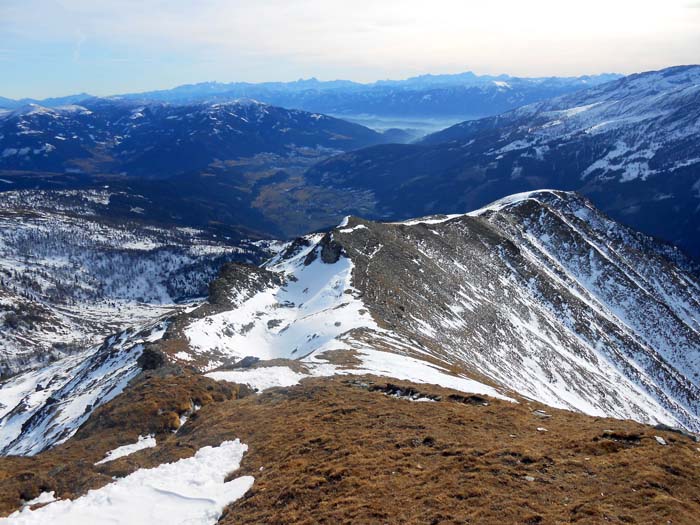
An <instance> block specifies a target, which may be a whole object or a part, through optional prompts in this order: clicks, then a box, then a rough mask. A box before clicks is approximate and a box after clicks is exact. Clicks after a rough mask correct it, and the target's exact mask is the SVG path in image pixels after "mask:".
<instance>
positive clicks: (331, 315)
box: [185, 221, 508, 399]
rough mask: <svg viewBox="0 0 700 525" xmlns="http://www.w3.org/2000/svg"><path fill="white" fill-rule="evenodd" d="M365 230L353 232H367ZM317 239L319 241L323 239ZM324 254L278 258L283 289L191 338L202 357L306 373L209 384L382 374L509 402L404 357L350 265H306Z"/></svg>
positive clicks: (245, 373) (195, 327)
mask: <svg viewBox="0 0 700 525" xmlns="http://www.w3.org/2000/svg"><path fill="white" fill-rule="evenodd" d="M345 226H347V221H345ZM360 226H361V225H358V226H355V227H353V228H346V230H347V231H348V232H357V231H360V230H362V229H366V227H362V228H361V227H360ZM339 231H344V230H342V229H341V230H339ZM310 238H311V239H312V240H313V241H318V240H319V236H312V237H310ZM318 249H319V248H318V245H316V244H315V243H314V242H311V245H310V246H309V247H307V248H306V249H303V250H301V251H300V252H299V253H297V254H295V255H294V256H292V257H290V258H287V259H284V258H282V257H281V256H278V257H275V258H274V259H272V260H271V261H270V263H269V264H268V265H266V269H268V270H271V271H275V272H280V273H281V274H283V275H284V276H285V279H284V283H283V284H282V285H280V286H274V287H270V288H267V289H265V290H264V291H261V292H258V293H256V294H254V295H252V297H250V298H248V299H246V300H244V301H242V302H241V303H240V304H239V305H238V307H237V308H234V309H232V310H229V311H225V312H222V313H219V314H215V315H212V316H209V317H205V318H203V319H199V320H197V321H194V322H193V323H192V324H190V325H189V326H188V327H187V328H186V330H185V334H186V336H187V338H188V340H189V343H190V347H191V349H192V351H193V352H194V353H202V354H206V353H208V352H209V351H211V350H215V351H217V352H220V353H223V354H224V355H227V356H232V357H234V358H235V359H237V360H239V359H242V358H243V357H246V356H253V357H257V358H259V359H262V360H271V359H279V358H284V359H294V360H298V361H300V363H301V364H302V365H303V367H304V368H305V369H306V372H298V371H293V370H291V369H290V368H288V367H286V366H272V367H260V368H252V369H235V370H218V371H213V372H210V373H209V374H207V375H208V376H209V377H212V378H214V379H217V380H227V381H232V382H238V383H245V384H248V385H250V386H251V387H253V388H256V389H258V390H264V389H266V388H271V387H275V386H291V385H294V384H297V383H298V382H299V381H300V380H301V379H303V378H305V377H313V376H316V377H320V376H329V375H335V374H375V375H380V376H387V377H393V378H396V379H403V380H409V381H415V382H418V383H434V384H438V385H441V386H444V387H447V388H455V389H457V390H461V391H464V392H468V393H475V394H485V395H490V396H493V397H498V398H501V399H508V398H506V397H505V396H503V395H502V394H500V393H499V392H498V391H497V390H496V389H494V388H492V387H489V386H487V385H484V384H482V383H479V382H478V381H474V380H471V379H467V378H463V377H458V376H454V375H452V374H450V373H449V372H447V371H446V370H443V369H440V368H438V367H436V366H432V365H429V364H428V363H426V362H423V361H420V360H418V359H414V358H412V357H408V356H405V355H401V353H402V346H405V344H406V343H405V342H404V341H402V340H401V338H399V337H398V336H396V335H395V334H392V333H391V332H390V331H388V330H385V329H382V328H380V327H379V326H378V325H377V323H376V322H375V321H374V319H373V318H372V316H371V315H370V313H369V311H368V309H367V308H366V306H365V305H364V303H363V302H362V300H361V297H360V294H359V293H358V291H357V290H355V289H354V288H353V286H352V282H351V281H352V272H353V263H352V261H351V260H350V259H349V258H348V257H344V256H341V257H340V258H339V259H338V260H337V261H336V262H335V263H331V264H328V263H325V262H323V261H322V260H321V258H320V257H317V258H316V259H314V260H313V262H311V263H310V264H305V259H306V257H307V255H309V253H310V252H312V251H314V250H318ZM360 333H361V334H362V335H363V336H364V338H363V339H362V340H361V339H360V338H359V337H356V335H355V334H360ZM366 338H369V339H375V340H380V339H381V342H382V343H383V346H389V347H391V348H393V349H396V350H397V352H398V353H391V352H383V351H378V350H376V349H373V348H370V345H369V344H368V343H367V342H366V340H365V339H366ZM333 350H354V351H355V352H356V354H355V357H356V358H357V359H359V360H360V361H361V363H362V364H361V365H359V366H357V367H356V368H341V367H338V366H334V365H332V364H329V363H328V362H327V361H326V360H325V359H324V356H323V354H324V353H325V352H328V351H333Z"/></svg>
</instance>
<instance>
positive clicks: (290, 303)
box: [0, 66, 700, 525]
mask: <svg viewBox="0 0 700 525" xmlns="http://www.w3.org/2000/svg"><path fill="white" fill-rule="evenodd" d="M435 90H441V91H440V93H443V94H445V93H449V96H450V97H452V98H449V105H450V107H452V106H453V105H458V106H460V107H462V108H463V110H462V111H463V113H452V112H445V113H441V112H440V111H438V110H437V109H436V108H437V107H440V106H439V105H438V106H431V105H430V104H429V103H428V102H427V101H430V100H432V101H435V100H436V98H425V95H426V91H427V92H429V93H431V94H432V95H434V96H435V97H437V95H436V93H437V92H436V91H435ZM368 93H371V94H372V97H370V95H369V94H368ZM387 93H391V95H387ZM397 93H400V94H401V95H402V96H405V99H403V98H401V97H399V96H398V95H397ZM505 93H508V94H509V96H508V97H506V96H505ZM252 95H255V96H256V98H263V99H265V97H263V95H265V96H267V97H268V98H267V99H265V102H258V101H255V100H251V99H244V98H241V97H249V96H252ZM419 95H420V96H421V97H423V98H421V99H420V100H423V101H425V105H421V104H416V105H415V106H414V110H415V113H413V114H411V113H410V112H407V111H403V110H400V109H398V110H395V109H392V108H390V107H388V106H387V103H386V100H388V99H391V100H393V101H395V103H396V104H397V105H399V106H401V107H403V106H402V105H413V104H414V102H412V101H415V97H418V96H419ZM374 97H377V98H376V100H379V101H380V102H376V100H375V98H374ZM445 97H447V95H445ZM474 97H476V98H474ZM480 97H481V98H480ZM484 97H487V98H489V99H490V100H491V101H492V105H488V104H486V103H484V102H483V100H485V98H484ZM360 100H362V101H363V103H364V104H367V105H366V106H361V105H359V104H360V102H358V101H360ZM438 100H439V98H438ZM475 100H476V101H475ZM381 101H383V102H381ZM479 101H482V102H479ZM27 103H28V104H30V105H27ZM270 104H284V105H288V106H290V107H298V108H301V109H284V108H282V107H278V106H275V105H270ZM343 104H344V105H343ZM373 104H377V106H376V107H379V106H381V107H383V108H385V110H386V113H385V115H389V116H393V113H392V112H393V111H396V112H397V113H401V114H404V115H407V116H411V117H414V116H416V115H417V114H422V115H430V116H434V117H435V118H442V117H444V116H445V115H447V114H448V113H449V115H450V116H455V115H460V116H461V117H466V116H468V115H469V114H472V113H473V114H475V115H476V116H479V117H483V118H480V119H477V120H474V119H472V120H468V121H465V122H462V123H459V124H456V125H454V126H451V127H448V128H447V129H444V130H442V131H439V132H437V133H433V134H430V135H427V136H424V137H422V138H420V139H418V140H413V139H414V138H415V134H416V132H415V130H412V129H391V130H386V129H380V128H379V127H377V129H370V128H369V127H365V126H363V125H361V124H358V123H353V122H348V121H345V120H342V119H340V118H337V116H328V115H326V114H324V113H323V112H324V111H325V112H327V113H332V114H334V115H338V114H342V113H343V112H344V111H346V110H347V112H348V113H349V112H350V109H348V108H353V109H352V111H353V112H355V111H359V110H357V109H356V108H357V107H361V108H363V109H362V111H365V110H366V111H367V112H369V111H374V109H372V108H375V106H374V105H373ZM435 104H437V102H435ZM445 104H446V105H447V104H448V103H447V102H445ZM471 104H474V105H475V106H474V107H479V108H481V113H479V114H476V113H477V112H475V110H474V109H473V107H472V106H471ZM523 104H525V105H523ZM4 105H5V106H7V107H8V109H7V110H5V111H4V112H3V113H2V114H0V189H2V191H1V192H0V224H1V225H2V226H1V228H0V377H1V378H0V516H5V517H4V518H0V523H9V524H15V523H18V524H25V523H27V524H45V523H52V524H64V523H65V524H71V525H73V524H84V523H138V524H141V523H144V524H145V523H149V524H161V523H162V524H166V523H168V524H170V523H188V524H214V523H222V524H233V523H265V524H288V523H307V524H314V523H334V522H337V523H416V524H418V523H421V524H423V523H434V524H456V523H484V524H502V523H518V524H521V523H522V524H545V523H546V524H549V523H552V524H554V523H580V524H589V523H590V524H598V523H608V522H612V523H637V524H652V523H653V524H658V523H673V524H688V525H691V524H697V523H698V516H700V499H698V494H699V493H700V444H699V438H698V433H700V263H699V262H698V260H699V259H698V257H700V244H698V239H700V146H699V145H700V66H683V67H675V68H670V69H666V70H662V71H655V72H648V73H641V74H636V75H631V76H627V77H620V76H619V75H602V76H600V77H581V78H576V79H571V78H568V79H518V78H514V77H506V76H500V77H476V76H474V75H470V74H464V75H457V76H425V77H418V78H414V79H409V80H406V81H403V82H389V81H387V82H380V83H377V84H375V85H371V86H366V85H365V86H363V85H358V84H354V83H349V82H344V81H338V82H337V83H320V82H318V81H307V82H299V83H292V84H281V83H272V84H260V85H247V84H233V85H231V84H203V85H196V86H183V87H181V88H176V89H174V90H169V91H162V92H150V93H142V94H135V95H122V96H117V97H110V98H105V99H100V98H93V97H88V96H76V97H70V98H68V99H61V100H55V101H22V102H21V103H20V102H15V101H5V102H4ZM518 106H519V107H518ZM365 108H368V109H365ZM431 108H432V109H431ZM445 111H447V110H445ZM503 111H505V112H503ZM375 113H379V111H378V110H377V111H375ZM496 113H499V114H497V115H496ZM399 142H401V143H399Z"/></svg>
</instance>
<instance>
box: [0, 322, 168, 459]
mask: <svg viewBox="0 0 700 525" xmlns="http://www.w3.org/2000/svg"><path fill="white" fill-rule="evenodd" d="M166 328H167V322H165V321H161V322H158V323H156V324H151V325H149V326H145V327H142V328H141V329H140V330H138V329H137V330H135V329H129V330H126V331H124V332H121V333H120V334H118V335H114V336H111V337H110V338H108V339H107V340H106V341H105V342H104V343H103V344H102V345H101V346H97V347H94V348H90V349H88V350H84V351H82V352H78V353H76V354H73V355H71V356H69V357H65V358H63V359H60V360H58V361H56V362H55V363H52V364H50V365H47V366H45V367H43V368H40V369H38V370H32V371H29V372H24V373H22V374H19V375H17V376H15V377H13V378H11V379H9V380H7V381H5V382H3V383H0V453H1V454H5V455H7V454H22V455H33V454H36V453H38V452H41V451H42V450H45V449H46V448H48V447H50V446H53V445H56V444H59V443H62V442H64V441H66V440H67V439H68V438H70V437H71V436H72V435H73V434H74V433H75V432H76V430H77V429H78V427H79V426H80V425H81V424H82V423H83V422H85V421H86V420H87V418H88V417H89V416H90V414H91V413H92V411H93V410H95V409H96V408H98V407H99V406H101V405H103V404H104V403H106V402H108V401H110V400H111V399H113V398H114V397H116V396H117V395H119V394H120V393H121V392H122V391H123V390H124V389H125V388H126V386H127V385H128V383H129V381H131V379H133V378H134V377H136V375H137V374H138V373H139V372H140V371H141V368H140V367H139V366H138V364H137V360H138V358H139V356H140V355H141V353H142V351H143V348H144V344H145V343H148V342H153V341H157V340H158V339H160V338H161V337H162V336H163V334H164V333H165V329H166Z"/></svg>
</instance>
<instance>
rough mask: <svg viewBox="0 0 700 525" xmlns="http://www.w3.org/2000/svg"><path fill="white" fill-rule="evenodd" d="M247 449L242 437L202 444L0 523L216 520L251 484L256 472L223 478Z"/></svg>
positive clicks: (195, 524) (199, 524) (204, 523)
mask: <svg viewBox="0 0 700 525" xmlns="http://www.w3.org/2000/svg"><path fill="white" fill-rule="evenodd" d="M247 449H248V447H247V445H244V444H243V443H241V442H240V441H239V440H238V439H237V440H235V441H225V442H223V443H221V445H219V446H218V447H203V448H201V449H199V450H198V451H197V453H196V454H195V455H194V456H193V457H191V458H187V459H181V460H179V461H176V462H174V463H167V464H164V465H160V466H158V467H155V468H151V469H140V470H137V471H136V472H134V473H133V474H130V475H128V476H126V477H125V478H122V479H118V480H116V481H115V482H114V483H111V484H109V485H106V486H105V487H102V488H100V489H96V490H91V491H89V492H88V493H87V494H86V495H84V496H81V497H79V498H77V499H75V500H72V501H71V500H59V501H54V502H52V503H49V504H48V505H46V506H44V507H41V508H39V509H37V510H31V509H29V508H27V507H25V508H24V509H23V510H21V511H17V512H15V513H14V514H11V515H10V516H9V517H8V518H3V519H0V523H8V524H9V523H12V524H14V525H32V524H37V525H39V524H46V523H51V524H52V525H92V524H95V523H115V524H122V523H123V524H125V525H126V524H141V523H143V524H146V523H148V524H149V525H159V524H163V525H174V524H182V525H185V524H187V525H213V524H215V523H216V522H217V521H218V520H219V517H220V516H221V512H222V511H223V509H224V507H226V505H229V504H230V503H232V502H234V501H236V500H237V499H240V498H242V497H243V496H244V495H245V493H246V492H247V491H248V490H249V489H250V487H252V486H253V482H254V478H253V477H252V476H241V477H239V478H236V479H233V480H231V481H228V482H227V481H225V480H226V477H227V476H228V475H229V474H230V473H231V472H233V471H235V470H237V469H238V468H239V466H240V463H241V459H242V458H243V454H244V453H245V452H246V450H247Z"/></svg>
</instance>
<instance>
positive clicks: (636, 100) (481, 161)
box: [306, 66, 700, 257]
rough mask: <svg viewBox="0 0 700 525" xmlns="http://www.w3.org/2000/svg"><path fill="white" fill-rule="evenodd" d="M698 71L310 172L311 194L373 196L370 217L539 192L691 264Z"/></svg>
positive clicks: (697, 235)
mask: <svg viewBox="0 0 700 525" xmlns="http://www.w3.org/2000/svg"><path fill="white" fill-rule="evenodd" d="M699 126H700V66H682V67H675V68H669V69H666V70H662V71H653V72H648V73H642V74H638V75H631V76H628V77H624V78H622V79H619V80H615V81H613V82H610V83H607V84H603V85H601V86H598V87H594V88H591V89H587V90H583V91H579V92H577V93H574V94H571V95H565V96H563V97H559V98H555V99H552V100H549V101H546V102H541V103H536V104H532V105H527V106H524V107H522V108H519V109H517V110H514V111H511V112H507V113H504V114H502V115H498V116H496V117H491V118H487V119H481V120H475V121H469V122H464V123H462V124H458V125H456V126H453V127H451V128H448V129H446V130H444V131H441V132H438V133H435V134H433V135H429V136H427V137H425V138H424V139H422V140H421V141H420V142H418V143H417V144H411V145H387V146H379V147H375V148H368V149H364V150H360V151H354V152H350V153H347V154H345V155H341V156H338V157H335V158H332V159H329V160H327V161H324V162H321V163H319V164H318V165H316V166H314V167H313V168H312V169H311V170H309V171H308V172H307V174H306V179H307V182H308V183H309V184H312V185H319V186H324V187H329V186H330V187H336V188H344V189H346V190H351V189H352V190H354V191H363V190H366V191H370V192H372V197H373V198H374V199H375V200H376V209H375V215H374V216H376V217H395V218H407V217H411V216H416V215H421V214H430V213H457V212H460V211H464V210H466V209H472V208H475V207H478V206H482V205H484V204H486V203H488V202H490V201H492V200H494V199H497V198H500V197H502V196H505V195H508V194H511V193H514V192H519V191H526V190H531V189H537V188H543V187H548V188H557V189H563V190H576V191H579V192H581V193H583V194H584V195H586V196H588V197H589V198H590V199H591V200H592V201H593V202H594V203H595V204H596V206H598V207H599V208H601V209H602V210H603V211H605V212H606V213H608V214H610V215H611V216H612V217H614V218H615V219H617V220H619V221H622V222H624V223H625V224H628V225H631V226H633V227H634V228H637V229H640V230H642V231H644V232H646V233H650V234H652V235H654V236H657V237H659V238H662V239H665V240H666V241H669V242H671V243H674V244H677V245H678V246H681V247H682V248H683V249H685V250H686V251H688V252H689V253H690V254H692V255H693V256H696V257H697V256H698V255H700V244H699V243H698V239H700V179H699V178H698V174H699V173H700V172H699V171H698V170H699V169H700V150H699V149H698V147H699V146H698V145H699V144H700V140H699V139H700V127H699Z"/></svg>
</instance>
